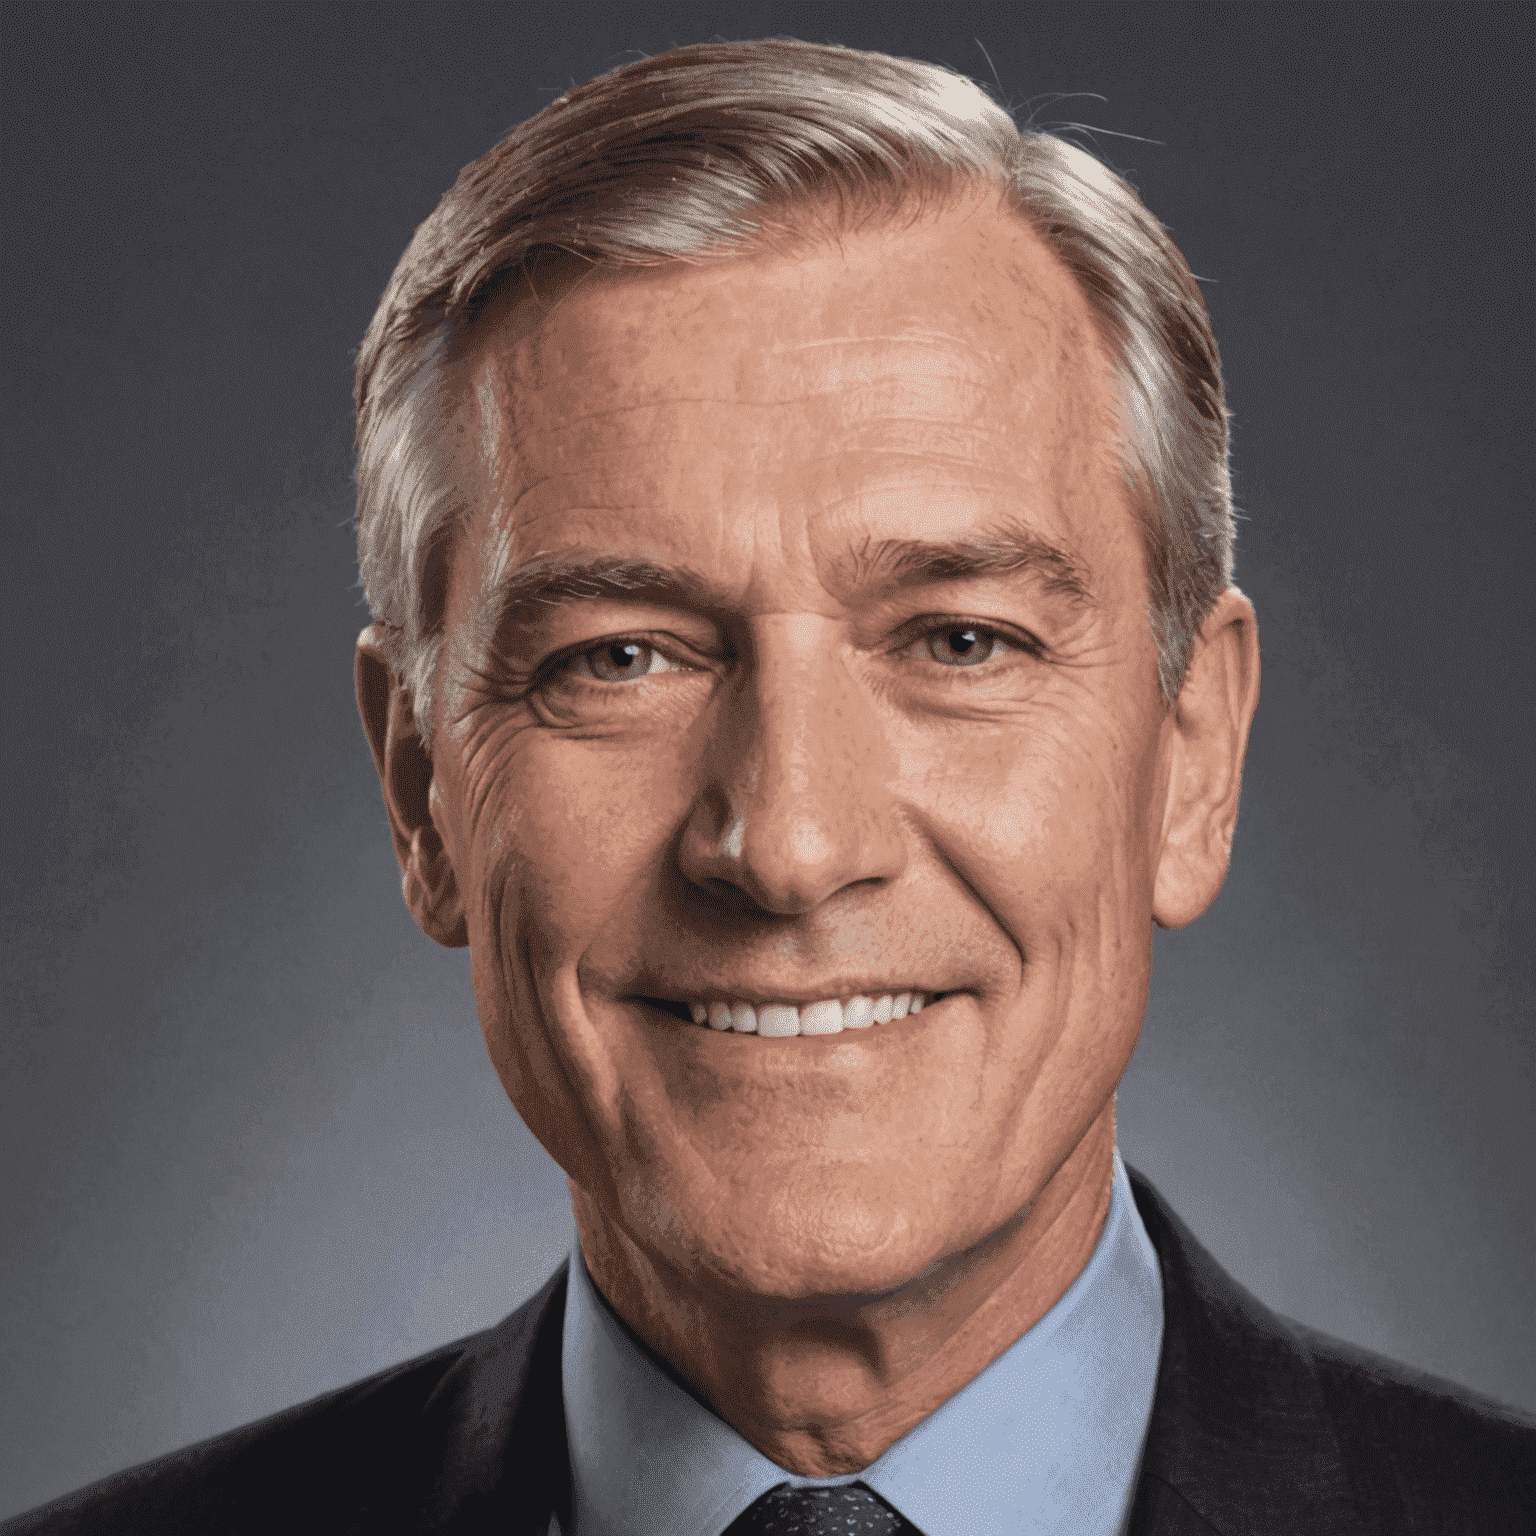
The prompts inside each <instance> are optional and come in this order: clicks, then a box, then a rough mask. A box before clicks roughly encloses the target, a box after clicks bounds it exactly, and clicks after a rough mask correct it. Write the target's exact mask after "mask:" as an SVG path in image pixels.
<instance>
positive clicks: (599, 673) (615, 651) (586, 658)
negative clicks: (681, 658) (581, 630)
mask: <svg viewBox="0 0 1536 1536" xmlns="http://www.w3.org/2000/svg"><path fill="white" fill-rule="evenodd" d="M571 665H572V667H573V669H574V670H575V671H576V672H578V673H579V672H583V671H585V672H586V673H587V674H588V675H589V676H591V677H594V678H596V679H597V680H598V682H600V683H628V682H633V681H634V680H635V679H637V678H641V677H649V676H650V675H651V673H653V672H674V671H676V670H677V667H676V663H674V662H671V661H669V660H668V659H667V658H666V657H665V656H663V655H662V654H661V652H660V651H658V650H657V649H656V647H655V646H653V645H647V644H645V642H644V641H643V640H609V641H606V642H605V643H604V644H602V645H598V646H594V647H593V648H592V649H591V650H590V651H583V652H582V654H581V655H580V656H576V657H573V658H572V662H571Z"/></svg>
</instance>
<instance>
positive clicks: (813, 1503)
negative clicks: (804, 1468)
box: [724, 1483, 922, 1536]
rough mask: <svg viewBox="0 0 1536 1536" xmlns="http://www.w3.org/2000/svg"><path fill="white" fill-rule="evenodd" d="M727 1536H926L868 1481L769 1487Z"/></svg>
mask: <svg viewBox="0 0 1536 1536" xmlns="http://www.w3.org/2000/svg"><path fill="white" fill-rule="evenodd" d="M724 1536H922V1532H921V1531H919V1530H918V1528H917V1527H916V1526H915V1525H913V1524H912V1522H911V1521H910V1520H908V1519H906V1518H905V1517H904V1516H903V1515H900V1514H898V1513H897V1512H896V1511H895V1510H894V1509H892V1508H891V1506H890V1505H889V1504H887V1503H886V1502H885V1500H884V1499H882V1498H881V1497H880V1495H879V1494H877V1493H874V1492H873V1491H871V1490H870V1489H868V1488H866V1487H865V1486H864V1484H863V1483H848V1484H846V1485H844V1486H843V1487H841V1488H791V1487H790V1486H789V1484H788V1483H780V1484H779V1486H778V1487H777V1488H770V1489H769V1490H768V1492H767V1493H765V1494H764V1495H763V1496H762V1498H760V1499H759V1500H758V1501H757V1502H756V1503H755V1504H753V1505H752V1506H751V1507H750V1508H749V1509H747V1510H746V1511H744V1512H743V1513H742V1514H741V1515H740V1516H738V1517H737V1518H736V1519H735V1520H733V1521H732V1522H731V1524H730V1526H729V1527H728V1528H727V1530H726V1531H725V1533H724Z"/></svg>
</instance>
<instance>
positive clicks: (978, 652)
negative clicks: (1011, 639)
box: [924, 624, 1008, 667]
mask: <svg viewBox="0 0 1536 1536" xmlns="http://www.w3.org/2000/svg"><path fill="white" fill-rule="evenodd" d="M924 643H925V644H926V645H927V647H928V654H929V655H930V656H932V657H933V659H934V660H935V661H936V662H938V663H939V665H940V666H944V667H979V666H980V665H981V664H982V663H983V662H986V661H991V660H992V659H993V658H994V657H995V656H998V655H1001V653H1002V652H1003V651H1005V650H1007V649H1008V642H1007V641H1006V640H1004V639H1003V637H1002V636H1001V635H998V634H995V633H993V631H992V630H990V629H980V628H978V627H977V626H975V625H973V624H956V625H948V624H947V625H945V626H944V627H943V628H942V629H935V630H930V631H929V633H928V635H927V636H926V638H925V641H924Z"/></svg>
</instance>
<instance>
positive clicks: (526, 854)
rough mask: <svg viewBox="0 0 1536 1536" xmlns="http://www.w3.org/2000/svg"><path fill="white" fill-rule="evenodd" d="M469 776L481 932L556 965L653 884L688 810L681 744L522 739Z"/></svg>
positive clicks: (532, 732) (539, 732) (520, 735)
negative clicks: (472, 778) (474, 777)
mask: <svg viewBox="0 0 1536 1536" xmlns="http://www.w3.org/2000/svg"><path fill="white" fill-rule="evenodd" d="M478 766H479V773H478V775H477V783H475V784H471V785H470V786H469V788H470V795H471V799H470V803H472V804H473V805H474V806H475V807H476V814H475V816H474V817H473V820H472V822H471V824H470V826H469V827H468V828H467V831H468V842H469V844H470V860H471V865H472V868H473V876H472V883H473V887H474V890H473V905H474V907H475V909H476V922H477V923H478V926H479V928H480V931H481V933H482V934H484V935H485V937H487V938H490V939H492V942H501V943H512V942H516V943H517V944H519V946H523V945H526V946H527V947H528V948H529V949H530V950H531V951H532V952H533V953H534V954H535V955H536V956H537V957H538V958H539V960H540V961H541V962H542V963H549V964H554V965H559V964H561V963H564V962H567V961H569V960H570V959H572V958H575V957H576V956H577V955H579V953H580V951H581V949H582V947H583V946H584V945H585V944H586V943H587V942H589V941H590V939H591V938H592V936H593V935H594V934H596V933H598V932H600V931H602V930H603V929H604V928H605V927H606V926H607V925H608V923H609V922H610V921H611V920H612V917H613V914H614V913H615V912H616V911H618V910H620V909H622V908H623V907H624V905H625V904H626V903H629V902H633V901H636V900H637V899H639V897H640V894H641V889H642V888H643V887H645V886H648V885H649V884H652V883H654V879H655V872H656V869H657V868H658V860H659V859H660V858H661V857H662V856H663V855H664V853H665V850H666V849H667V847H668V846H669V844H670V842H671V840H672V838H673V837H674V835H675V832H676V828H677V827H678V826H679V824H680V823H681V820H682V819H683V818H684V817H685V816H686V814H687V810H688V806H689V803H690V801H689V784H690V783H691V779H692V773H691V769H690V766H689V764H688V762H687V761H686V760H685V754H684V752H683V750H682V746H681V744H680V743H679V742H678V741H677V740H676V739H675V738H674V739H673V740H672V741H671V742H670V743H669V742H666V741H657V740H654V739H653V740H650V741H647V742H645V743H642V744H638V745H637V744H635V743H633V742H629V741H626V742H624V743H622V744H620V743H618V742H615V741H604V740H601V739H597V740H591V739H588V740H577V739H572V738H571V737H569V736H565V735H561V734H559V733H556V732H553V731H549V730H543V729H526V730H522V731H519V732H517V733H516V734H509V737H508V740H507V741H506V742H505V743H504V744H503V745H502V746H501V748H500V750H497V751H491V752H487V753H485V754H484V755H483V758H482V761H481V764H480V765H478ZM477 788H479V789H480V793H478V794H477V793H476V792H475V791H476V789H477ZM488 929H494V930H496V931H495V932H494V934H493V933H491V932H488V931H487V930H488ZM541 968H542V964H541Z"/></svg>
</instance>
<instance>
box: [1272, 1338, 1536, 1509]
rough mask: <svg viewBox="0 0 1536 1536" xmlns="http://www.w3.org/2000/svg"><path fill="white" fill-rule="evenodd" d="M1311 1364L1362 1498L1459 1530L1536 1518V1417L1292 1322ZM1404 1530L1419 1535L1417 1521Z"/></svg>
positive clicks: (1373, 1505)
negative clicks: (1475, 1516)
mask: <svg viewBox="0 0 1536 1536" xmlns="http://www.w3.org/2000/svg"><path fill="white" fill-rule="evenodd" d="M1290 1326H1291V1328H1292V1330H1293V1332H1294V1333H1295V1335H1296V1337H1297V1339H1298V1341H1299V1343H1300V1344H1301V1346H1302V1348H1304V1349H1305V1351H1306V1352H1307V1354H1308V1356H1309V1357H1310V1360H1311V1363H1312V1366H1313V1369H1314V1371H1315V1373H1316V1376H1317V1380H1318V1384H1319V1386H1320V1388H1321V1391H1322V1398H1323V1402H1324V1404H1325V1406H1326V1410H1327V1414H1328V1419H1329V1422H1330V1424H1331V1425H1332V1427H1333V1432H1334V1435H1335V1436H1336V1438H1337V1440H1338V1442H1339V1446H1340V1450H1341V1452H1342V1454H1343V1457H1344V1462H1345V1465H1346V1467H1347V1468H1348V1471H1349V1474H1350V1481H1351V1483H1352V1484H1353V1485H1354V1488H1355V1491H1356V1497H1357V1498H1358V1499H1359V1500H1360V1501H1361V1502H1362V1503H1365V1504H1367V1505H1369V1506H1370V1507H1372V1508H1374V1509H1376V1510H1380V1511H1383V1512H1391V1511H1397V1512H1400V1518H1401V1519H1403V1520H1404V1521H1406V1520H1407V1519H1408V1518H1409V1517H1410V1516H1411V1517H1412V1518H1414V1519H1416V1520H1417V1521H1418V1522H1419V1526H1420V1528H1422V1529H1425V1530H1455V1529H1457V1528H1458V1527H1459V1525H1460V1524H1461V1523H1463V1522H1465V1521H1466V1519H1467V1515H1468V1512H1470V1511H1473V1510H1479V1511H1481V1516H1480V1518H1481V1519H1482V1520H1484V1521H1486V1522H1487V1523H1485V1524H1483V1525H1482V1527H1481V1528H1482V1529H1484V1530H1488V1531H1497V1530H1500V1529H1507V1530H1511V1531H1513V1530H1515V1529H1516V1528H1517V1526H1518V1525H1519V1524H1520V1523H1522V1522H1524V1521H1525V1520H1528V1519H1530V1518H1532V1512H1533V1511H1536V1416H1532V1415H1531V1414H1529V1413H1526V1412H1523V1411H1522V1410H1521V1409H1519V1408H1514V1407H1511V1406H1509V1405H1508V1404H1505V1403H1500V1402H1496V1401H1495V1400H1494V1399H1492V1398H1489V1397H1484V1396H1482V1395H1481V1394H1479V1393H1476V1392H1473V1391H1471V1390H1470V1389H1469V1388H1466V1387H1463V1386H1459V1385H1457V1383H1455V1382H1452V1381H1447V1380H1445V1379H1444V1378H1442V1377H1439V1376H1434V1375H1431V1374H1430V1373H1428V1372H1427V1371H1420V1370H1416V1369H1415V1368H1414V1367H1412V1366H1409V1365H1404V1364H1403V1363H1402V1362H1400V1361H1397V1360H1390V1359H1388V1358H1387V1357H1385V1356H1383V1355H1378V1354H1374V1353H1372V1352H1371V1351H1370V1350H1366V1349H1361V1348H1360V1347H1359V1346H1358V1345H1355V1344H1349V1343H1345V1342H1344V1341H1343V1340H1340V1339H1334V1338H1330V1337H1329V1336H1328V1335H1326V1334H1323V1333H1319V1332H1317V1331H1316V1330H1315V1329H1312V1328H1307V1327H1305V1326H1303V1325H1301V1324H1298V1323H1292V1324H1291V1325H1290ZM1405 1528H1407V1529H1413V1528H1414V1527H1413V1526H1412V1525H1411V1524H1409V1525H1406V1526H1405Z"/></svg>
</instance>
